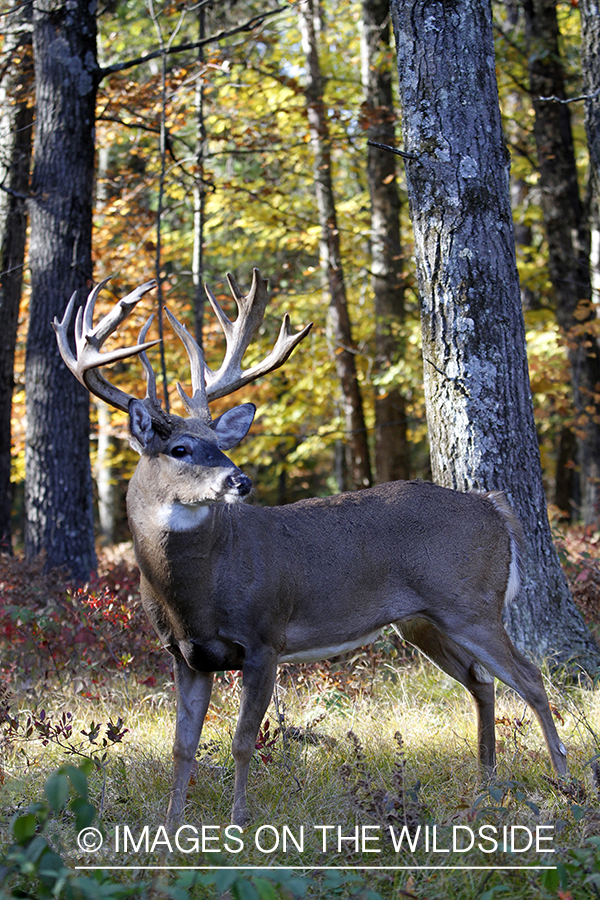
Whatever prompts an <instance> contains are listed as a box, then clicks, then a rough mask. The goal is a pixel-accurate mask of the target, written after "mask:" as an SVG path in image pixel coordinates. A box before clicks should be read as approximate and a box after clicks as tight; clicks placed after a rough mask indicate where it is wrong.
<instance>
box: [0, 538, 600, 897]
mask: <svg viewBox="0 0 600 900" xmlns="http://www.w3.org/2000/svg"><path fill="white" fill-rule="evenodd" d="M568 550H569V548H568V547H567V548H566V549H564V548H563V552H565V553H566V552H567V551H568ZM569 552H574V551H573V548H572V547H571V549H570V551H569ZM570 565H571V566H573V567H574V569H573V571H574V573H575V574H574V578H573V571H572V572H570V576H571V578H572V580H573V581H574V583H576V584H580V585H585V584H588V583H589V584H595V583H596V578H597V572H596V569H595V568H593V567H594V566H595V565H596V564H595V562H594V560H593V558H592V557H586V558H585V559H584V562H583V563H582V564H581V566H580V568H579V569H577V566H576V561H575V562H574V561H573V559H571V562H570ZM590 567H592V575H590V576H586V578H584V579H582V580H580V581H579V582H578V581H577V575H578V573H579V572H581V571H584V570H587V569H589V568H590ZM0 590H1V592H2V593H1V600H0V640H1V641H2V676H1V678H2V681H1V685H2V686H1V687H0V897H9V896H10V897H13V896H14V897H17V896H22V897H46V896H47V897H57V898H61V897H65V898H71V897H72V898H76V897H94V898H95V897H100V896H102V897H106V898H112V897H121V896H135V897H140V898H148V900H150V898H153V897H165V898H166V897H174V898H177V900H179V898H182V900H183V898H184V897H185V898H186V897H198V898H205V897H206V898H213V897H214V898H219V897H223V898H229V897H232V898H236V900H237V898H242V900H257V898H264V900H274V898H278V897H282V898H284V897H296V896H298V897H300V896H306V897H315V898H318V897H325V896H327V897H330V896H332V897H357V898H359V897H362V898H369V900H377V898H379V897H381V898H401V897H409V898H410V897H414V898H427V900H435V898H442V897H443V898H449V900H453V898H457V900H458V898H460V900H470V898H473V900H475V898H483V900H492V898H495V897H501V896H502V895H503V894H504V895H505V896H509V897H515V898H521V897H522V898H529V897H540V898H557V900H559V898H560V900H579V898H580V897H581V898H587V897H598V896H600V756H599V754H600V738H599V736H598V729H597V724H596V723H597V722H598V721H599V713H600V709H599V706H600V699H599V695H600V691H599V690H598V686H596V688H595V689H589V682H588V684H587V687H585V688H584V687H581V686H579V685H577V684H575V683H573V681H572V680H571V681H569V682H565V683H561V682H560V680H556V678H554V679H550V678H548V677H547V679H546V680H547V690H548V693H549V697H550V701H551V705H552V708H553V711H554V713H555V716H556V723H557V728H558V730H559V734H560V737H561V740H563V742H564V743H565V745H566V746H567V750H568V757H569V765H570V776H569V778H568V779H564V780H563V779H557V778H555V777H554V776H553V774H552V773H551V770H550V767H549V764H548V759H547V752H546V749H545V745H544V744H543V740H542V738H541V734H540V731H539V728H538V725H537V723H536V722H534V721H532V716H531V713H530V711H529V710H528V709H527V708H525V707H524V705H523V703H522V701H520V700H519V699H518V698H516V697H515V695H514V694H513V693H512V692H511V691H509V690H508V689H506V688H504V687H503V686H501V685H498V688H497V726H496V727H497V749H498V776H497V779H496V780H495V781H494V782H492V783H488V784H485V783H482V781H481V779H480V775H479V771H478V766H477V760H476V747H475V727H474V715H473V710H472V704H471V702H470V698H469V697H468V695H467V694H466V692H465V691H464V690H463V689H462V688H461V687H460V686H457V685H456V684H455V683H454V682H453V681H452V680H451V679H449V678H447V677H446V676H445V675H443V674H442V673H440V672H439V671H437V670H435V669H434V668H433V667H432V666H430V665H429V664H428V663H426V662H423V661H422V660H421V659H419V658H416V657H414V656H413V655H412V653H411V652H410V651H409V650H407V649H406V648H404V647H403V646H402V645H401V644H400V642H399V641H398V639H397V638H396V637H395V636H394V635H392V634H390V635H386V636H384V637H383V638H382V639H381V640H380V641H378V642H377V644H376V645H375V646H374V648H373V649H372V650H370V651H368V652H366V653H365V652H362V653H360V654H357V655H356V656H355V657H353V658H346V659H344V660H340V661H337V662H331V661H330V662H327V663H324V664H319V665H311V666H308V665H303V666H284V667H282V668H281V670H280V677H279V684H278V689H277V692H276V698H275V703H274V705H273V706H272V707H271V708H270V710H269V711H268V717H267V719H266V720H265V722H263V725H262V727H261V731H260V733H259V737H258V740H257V752H256V753H255V755H254V758H253V761H252V768H251V774H250V786H249V804H250V809H251V815H252V818H251V821H250V823H249V825H248V826H247V828H245V829H244V831H243V832H240V831H239V830H236V829H231V827H230V826H228V822H229V814H230V807H231V802H232V795H233V761H232V759H231V752H230V751H231V736H232V732H233V729H234V727H235V718H236V715H237V708H238V705H239V694H240V676H239V673H224V674H222V675H221V676H220V677H219V678H218V679H217V685H216V689H215V692H214V695H213V702H212V703H211V708H210V710H209V713H208V715H207V719H206V724H205V729H204V731H203V735H202V741H201V746H200V748H199V752H198V755H197V764H196V768H195V771H194V773H193V777H192V783H191V787H190V793H189V800H188V805H187V809H186V814H185V817H184V822H183V830H181V831H180V832H179V834H178V835H177V834H176V833H172V832H169V833H168V832H166V831H165V830H164V828H163V821H164V813H165V809H166V806H167V802H168V792H169V783H170V770H171V761H170V752H171V743H172V737H173V730H174V692H173V685H172V680H171V675H170V669H169V661H168V655H167V654H166V653H165V652H164V651H163V650H161V649H160V648H159V647H158V645H157V643H156V641H155V639H154V637H153V635H152V633H151V631H150V629H149V626H148V625H147V623H146V620H145V617H144V614H143V612H142V611H141V609H140V606H139V598H138V594H137V587H136V576H135V573H134V569H133V567H132V565H131V564H130V563H127V562H125V561H121V562H119V563H118V564H115V563H114V561H112V560H109V561H108V562H107V563H105V565H104V570H103V572H102V574H101V576H100V577H99V578H98V580H97V581H96V582H94V583H93V584H91V585H90V586H89V588H87V589H86V590H85V591H81V592H77V593H75V592H68V591H66V590H65V587H64V584H63V583H62V581H61V579H60V577H59V576H57V575H56V574H54V575H50V576H47V575H43V573H42V572H41V569H39V568H36V567H25V566H24V564H23V563H22V562H20V561H18V560H12V559H9V558H6V557H4V558H2V564H1V569H0ZM594 590H595V588H594ZM590 596H591V597H592V601H593V591H590ZM592 601H590V603H591V606H590V608H591V609H592V610H593V602H592ZM591 614H592V615H595V614H596V613H593V612H592V613H591ZM90 828H93V829H97V831H89V829H90ZM86 829H88V830H87V831H86ZM98 836H100V837H98ZM94 839H98V840H99V839H101V840H102V847H100V848H98V849H96V850H94V845H93V840H94ZM528 843H530V844H531V846H527V845H528ZM549 851H554V852H549ZM91 866H94V867H98V868H93V869H92V868H89V867H91ZM115 866H120V867H123V866H129V867H132V866H134V867H136V868H128V869H126V870H124V869H122V868H120V869H115V868H113V867H115ZM165 866H169V867H174V866H180V867H181V866H185V867H196V868H194V869H189V868H188V869H175V868H171V869H170V870H168V871H167V870H166V869H164V868H157V867H165ZM285 866H287V867H292V868H287V869H286V868H282V867H285ZM458 866H460V867H462V868H460V869H459V868H453V867H458ZM516 866H520V867H523V868H519V869H517V868H515V867H516ZM77 867H84V868H77ZM198 867H204V868H198ZM219 867H221V868H219ZM229 867H233V868H229ZM252 867H260V868H252ZM315 867H317V868H315ZM483 867H487V868H483ZM490 867H493V868H490ZM2 892H3V893H2Z"/></svg>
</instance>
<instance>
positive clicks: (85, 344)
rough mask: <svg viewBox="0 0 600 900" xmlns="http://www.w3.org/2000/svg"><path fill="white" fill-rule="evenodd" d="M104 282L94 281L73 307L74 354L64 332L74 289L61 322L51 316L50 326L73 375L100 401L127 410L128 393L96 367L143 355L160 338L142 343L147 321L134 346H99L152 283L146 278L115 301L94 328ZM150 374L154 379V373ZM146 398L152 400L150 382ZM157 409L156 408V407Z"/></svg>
mask: <svg viewBox="0 0 600 900" xmlns="http://www.w3.org/2000/svg"><path fill="white" fill-rule="evenodd" d="M108 281H109V279H108V278H106V279H105V280H104V281H101V282H100V284H97V285H96V286H95V288H94V289H93V290H92V291H91V293H90V294H89V296H88V299H87V302H86V304H85V308H83V307H79V309H78V310H77V317H76V319H75V348H76V352H75V354H73V351H72V350H71V347H70V346H69V341H68V336H67V335H68V329H69V325H70V324H71V319H72V317H73V308H74V306H75V299H76V297H77V292H75V293H74V294H73V296H72V297H71V299H70V300H69V304H68V306H67V308H66V310H65V314H64V316H63V318H62V321H61V322H59V320H58V319H56V318H55V319H54V321H53V323H52V326H53V328H54V330H55V332H56V339H57V341H58V348H59V350H60V354H61V356H62V358H63V360H64V361H65V363H66V364H67V366H68V368H69V369H70V370H71V372H72V373H73V375H74V376H75V378H76V379H77V380H78V381H80V382H81V384H83V385H84V387H86V388H87V389H88V391H90V392H91V393H92V394H94V395H95V396H96V397H100V399H101V400H105V401H106V402H107V403H110V405H111V406H116V407H117V409H122V410H123V411H124V412H127V411H128V409H129V402H130V400H132V399H133V397H132V395H131V394H126V393H125V391H122V390H120V389H119V388H117V387H115V386H114V385H112V384H110V383H109V382H108V381H107V380H106V379H105V378H104V377H103V376H102V375H101V374H100V372H99V371H98V367H99V366H106V365H108V364H109V363H112V362H116V361H117V360H120V359H127V357H129V356H136V355H137V354H141V355H142V357H143V356H145V351H146V350H148V348H149V347H154V345H155V344H159V343H160V341H147V342H143V343H142V341H144V338H145V336H146V332H147V330H148V327H147V326H148V325H149V323H147V325H146V327H145V328H143V329H142V332H141V334H140V340H139V341H138V343H137V345H136V346H135V347H119V348H118V349H116V350H111V351H110V352H108V353H101V352H100V349H101V347H102V345H103V343H104V341H105V340H106V339H107V337H109V336H110V335H111V334H112V333H113V332H114V331H116V329H117V328H118V327H119V325H120V324H121V322H122V321H123V320H124V319H126V318H127V316H128V315H129V314H130V312H131V311H132V309H133V308H134V306H135V305H136V303H138V302H139V301H140V300H141V299H142V297H143V296H144V294H146V293H147V292H148V291H151V290H152V288H154V287H156V282H155V281H147V282H146V283H145V284H142V285H140V286H139V287H137V288H135V290H133V291H131V293H130V294H127V296H126V297H123V299H122V300H119V302H118V303H117V304H116V306H114V307H113V308H112V309H111V311H110V312H109V313H107V314H106V315H105V316H104V317H103V318H102V319H100V321H99V322H98V324H97V325H96V327H94V307H95V305H96V299H97V297H98V294H99V293H100V291H101V290H102V288H103V287H104V286H105V285H106V283H107V282H108ZM146 361H147V360H146ZM144 369H145V371H146V377H147V378H148V369H147V368H146V365H144ZM152 377H153V378H154V376H152ZM147 397H148V398H149V399H150V402H151V403H152V395H151V387H150V381H149V385H148V394H147ZM154 397H156V390H154ZM158 408H159V409H160V407H158ZM161 412H162V410H161Z"/></svg>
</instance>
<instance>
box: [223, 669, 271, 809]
mask: <svg viewBox="0 0 600 900" xmlns="http://www.w3.org/2000/svg"><path fill="white" fill-rule="evenodd" d="M276 672H277V656H276V655H275V653H274V652H272V651H269V652H265V651H263V652H261V653H257V654H253V655H252V656H250V655H247V656H246V660H245V662H244V668H243V670H242V677H243V681H242V702H241V705H240V712H239V716H238V721H237V727H236V729H235V735H234V737H233V743H232V746H231V752H232V754H233V758H234V760H235V788H234V795H233V809H232V812H231V821H232V822H233V824H234V825H245V824H246V819H247V811H246V788H247V785H248V770H249V768H250V759H251V757H252V754H253V753H254V748H255V746H256V738H257V736H258V731H259V728H260V723H261V722H262V720H263V716H264V714H265V713H266V711H267V707H268V706H269V702H270V700H271V696H272V694H273V686H274V684H275V675H276Z"/></svg>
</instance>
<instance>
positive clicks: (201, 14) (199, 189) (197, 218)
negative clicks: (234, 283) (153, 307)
mask: <svg viewBox="0 0 600 900" xmlns="http://www.w3.org/2000/svg"><path fill="white" fill-rule="evenodd" d="M205 23H206V10H205V8H204V6H201V7H200V9H199V10H198V39H199V40H200V41H202V40H204V38H205V35H206V28H205ZM197 63H198V76H197V78H196V167H197V172H196V177H195V181H194V250H193V255H192V281H193V284H194V334H195V336H196V342H197V344H198V346H200V347H202V326H203V321H204V300H205V296H206V295H205V293H204V284H203V281H204V211H205V203H204V193H205V192H204V153H205V146H206V124H205V119H204V47H202V46H201V47H199V48H198V59H197Z"/></svg>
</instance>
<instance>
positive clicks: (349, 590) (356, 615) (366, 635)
mask: <svg viewBox="0 0 600 900" xmlns="http://www.w3.org/2000/svg"><path fill="white" fill-rule="evenodd" d="M228 280H229V285H230V288H231V291H232V293H233V296H234V298H235V300H236V303H237V306H238V310H239V312H238V317H237V319H236V320H235V322H231V321H230V320H229V319H228V318H227V316H226V315H225V314H224V313H223V311H222V310H221V308H220V307H219V305H218V304H217V302H216V300H215V298H214V297H213V296H212V294H211V293H210V291H208V289H207V293H208V297H209V299H210V302H211V303H212V306H213V308H214V310H215V313H216V315H217V317H218V319H219V322H220V323H221V326H222V328H223V331H224V332H225V337H226V339H227V351H226V354H225V360H224V362H223V364H222V366H221V368H220V369H219V370H218V371H217V372H213V371H212V370H211V369H210V368H209V367H208V366H207V365H206V364H205V361H204V357H203V354H202V351H201V349H200V348H199V347H198V345H197V344H196V342H195V341H194V339H193V338H192V337H191V335H190V334H189V333H188V332H187V331H186V329H185V328H184V327H183V326H182V325H180V324H179V323H178V322H177V320H176V319H174V317H173V316H172V315H171V314H170V313H168V312H167V315H168V317H169V320H170V322H171V324H172V326H173V328H174V329H175V331H176V333H177V334H178V335H179V337H180V338H181V340H182V341H183V343H184V345H185V348H186V350H187V352H188V355H189V357H190V362H191V380H192V395H191V396H187V395H186V394H185V393H184V391H183V389H182V388H181V386H180V385H177V387H178V389H179V393H180V395H181V398H182V400H183V403H184V405H185V407H186V410H187V413H188V417H187V418H180V417H179V416H175V415H167V414H166V413H165V411H164V410H163V409H162V408H161V406H160V403H159V401H158V399H157V394H156V384H155V378H154V374H153V372H152V368H151V366H150V364H149V362H148V359H147V357H146V354H145V352H144V351H145V350H146V349H147V348H148V347H150V346H151V345H152V344H153V343H157V341H153V342H150V343H145V340H146V334H147V331H148V326H149V324H150V323H149V322H148V323H147V324H146V325H145V326H144V328H143V329H142V332H141V333H140V337H139V341H138V344H137V346H135V347H131V348H122V349H118V350H113V351H112V352H106V353H101V352H100V350H101V347H102V344H103V343H104V341H105V340H106V338H107V337H108V336H109V335H110V334H112V332H114V331H115V329H116V328H117V326H118V325H119V324H120V323H121V322H122V321H123V320H124V319H125V317H126V316H127V315H128V314H129V313H130V312H131V310H132V309H133V307H134V306H135V304H136V303H137V302H138V301H139V300H140V298H141V297H142V296H143V294H145V293H146V291H149V290H150V289H151V288H152V287H154V282H148V283H147V284H143V285H141V287H138V288H137V289H136V290H134V291H133V292H132V293H131V294H129V295H128V296H127V297H125V298H124V299H123V300H121V301H120V302H119V303H118V304H117V305H116V307H115V308H114V309H113V310H112V311H111V312H110V313H108V315H106V316H105V317H104V318H103V319H102V320H101V321H100V322H99V324H98V325H96V326H95V327H94V325H93V314H94V304H95V301H96V297H97V295H98V292H99V290H100V289H101V288H102V287H103V285H98V286H97V287H95V288H94V290H93V291H92V292H91V294H90V296H89V299H88V301H87V304H86V307H85V310H82V309H79V311H78V313H77V320H76V325H75V341H76V347H77V350H76V355H73V353H72V351H71V349H70V346H69V342H68V339H67V329H68V327H69V323H70V320H71V317H72V313H73V307H74V304H75V297H72V298H71V301H70V303H69V306H68V308H67V311H66V313H65V315H64V318H63V321H62V322H60V323H59V322H58V321H55V322H54V327H55V329H56V333H57V337H58V343H59V346H60V351H61V354H62V356H63V359H64V361H65V362H66V364H67V366H68V367H69V368H70V369H71V371H72V372H73V374H74V375H75V376H76V377H77V378H78V379H79V381H81V382H82V383H83V384H84V385H85V386H86V387H87V388H88V390H90V391H91V392H92V393H93V394H96V396H98V397H101V398H102V399H103V400H106V401H107V402H108V403H110V404H112V405H113V406H116V407H118V408H119V409H122V410H125V411H128V412H129V419H130V429H131V440H132V443H133V445H134V446H135V448H136V449H137V450H138V452H139V453H140V455H141V458H140V461H139V463H138V467H137V469H136V471H135V474H134V475H133V478H132V479H131V483H130V485H129V491H128V494H127V510H128V515H129V523H130V526H131V531H132V533H133V539H134V544H135V555H136V558H137V562H138V565H139V567H140V572H141V594H142V601H143V604H144V608H145V610H146V612H147V614H148V616H149V618H150V621H151V622H152V625H153V626H154V628H155V630H156V632H157V634H158V636H159V638H160V640H161V641H162V643H163V644H164V646H165V647H166V648H167V649H168V650H169V651H170V653H171V654H172V655H173V658H174V666H175V683H176V690H177V725H176V731H175V744H174V749H173V755H174V776H173V787H172V791H171V800H170V804H169V812H168V818H169V820H170V821H177V820H178V819H179V818H180V817H181V814H182V812H183V808H184V803H185V798H186V792H187V787H188V782H189V777H190V771H191V768H192V764H193V760H194V756H195V753H196V750H197V747H198V741H199V739H200V732H201V730H202V723H203V721H204V717H205V714H206V710H207V708H208V704H209V700H210V694H211V687H212V681H213V673H214V672H217V671H222V670H227V669H241V670H242V673H243V686H242V699H241V707H240V712H239V717H238V722H237V728H236V732H235V736H234V738H233V747H232V752H233V756H234V759H235V789H234V802H233V812H232V818H233V821H234V822H235V823H237V824H243V823H244V822H245V820H246V785H247V780H248V768H249V764H250V758H251V756H252V753H253V751H254V747H255V743H256V738H257V734H258V731H259V728H260V724H261V721H262V718H263V716H264V714H265V712H266V709H267V706H268V704H269V701H270V699H271V694H272V692H273V686H274V682H275V673H276V670H277V665H278V663H282V662H296V661H301V660H307V661H310V660H318V659H323V658H325V657H328V656H333V655H334V654H338V653H341V652H342V651H344V650H348V649H351V648H354V647H359V646H361V645H362V644H367V643H369V642H371V641H373V640H374V639H375V637H376V636H377V635H378V633H379V631H380V629H381V628H383V627H384V626H385V625H388V624H390V623H394V624H395V625H396V626H397V627H398V629H399V631H400V632H401V633H402V635H403V637H404V638H406V640H408V641H410V642H411V643H412V644H414V645H415V646H416V647H418V648H420V649H421V650H422V651H423V652H424V653H425V654H426V655H427V656H428V657H429V658H430V659H432V660H433V661H434V662H435V663H437V665H438V666H440V668H441V669H443V670H444V671H445V672H447V673H448V674H449V675H452V676H453V678H455V679H457V681H460V682H461V684H464V686H465V687H466V688H467V690H468V691H470V693H471V694H472V696H473V698H474V700H475V705H476V708H477V714H478V744H479V759H480V761H481V764H482V766H483V767H484V768H485V769H486V770H488V771H491V770H492V769H493V768H494V764H495V739H494V684H493V679H494V677H496V678H499V679H500V680H501V681H503V682H505V683H506V684H508V685H510V687H512V688H514V690H515V691H517V692H518V693H519V694H520V695H521V696H522V697H523V699H524V700H525V701H526V702H527V703H528V704H529V705H530V706H531V707H532V709H533V711H534V712H535V714H536V716H537V718H538V720H539V722H540V725H541V728H542V731H543V733H544V737H545V739H546V743H547V745H548V751H549V753H550V757H551V760H552V763H553V765H554V768H555V770H556V772H557V773H559V774H561V775H562V774H564V773H565V772H566V751H565V748H564V746H563V745H562V743H561V742H560V740H559V738H558V735H557V732H556V728H555V726H554V722H553V720H552V713H551V711H550V707H549V705H548V700H547V697H546V692H545V690H544V686H543V683H542V678H541V675H540V672H539V671H538V669H537V668H536V667H535V666H534V665H533V664H532V663H530V662H529V661H528V660H526V659H525V658H524V657H523V656H522V655H521V653H519V652H518V651H517V650H516V649H515V648H514V647H513V645H512V643H511V641H510V639H509V637H508V635H507V633H506V631H505V630H504V627H503V625H502V619H501V613H502V606H503V604H504V602H505V600H511V599H513V598H514V597H515V595H516V593H517V591H518V589H519V569H520V546H521V530H520V526H519V523H518V522H517V519H516V518H515V516H514V515H513V513H512V511H511V509H510V507H509V506H508V503H507V502H506V500H505V499H504V496H503V495H502V494H501V493H495V492H493V493H487V494H485V493H477V492H472V493H464V494H463V493H458V492H456V491H452V490H448V489H446V488H443V487H439V486H438V485H435V484H429V483H426V482H394V483H390V484H383V485H380V486H379V487H374V488H370V489H368V490H363V491H359V492H357V493H347V494H341V495H340V496H334V497H327V498H324V499H316V500H302V501H300V502H299V503H293V504H290V505H289V506H280V507H275V508H263V507H260V506H251V505H246V504H244V503H241V502H240V501H241V500H243V499H244V498H245V497H246V496H247V495H248V494H249V493H250V490H251V482H250V479H249V478H248V477H247V476H246V475H244V474H243V473H242V472H241V471H240V469H238V468H237V466H235V465H234V464H233V463H232V462H231V460H229V459H228V458H227V457H226V456H225V455H224V453H223V451H224V450H229V449H230V448H231V447H234V446H235V445H236V444H238V443H239V442H240V441H241V440H242V439H243V438H244V436H245V435H246V433H247V432H248V429H249V428H250V425H251V423H252V419H253V417H254V413H255V407H254V406H253V405H252V404H250V403H245V404H243V405H241V406H237V407H235V408H233V409H230V410H229V411H228V412H225V413H224V414H223V415H221V416H219V418H217V419H215V420H214V421H212V420H211V416H210V412H209V403H210V401H211V400H214V399H215V398H217V397H223V396H225V395H227V394H230V393H232V392H233V391H235V390H237V389H238V388H240V387H241V386H242V385H245V384H247V383H248V382H250V381H252V380H253V379H255V378H258V377H259V376H260V375H264V374H265V373H267V372H269V371H271V370H272V369H275V368H277V366H279V365H281V364H282V363H283V362H284V361H285V360H286V359H287V358H288V356H289V355H290V353H291V352H292V350H293V349H294V347H295V346H296V344H298V343H299V341H301V340H302V338H303V337H304V336H305V335H306V334H307V333H308V331H309V329H310V325H309V326H307V327H306V328H304V329H303V330H302V331H300V332H299V333H297V334H292V333H291V331H290V327H289V319H288V317H287V315H286V317H285V319H284V322H283V325H282V327H281V331H280V334H279V337H278V339H277V342H276V344H275V346H274V348H273V350H272V351H271V353H270V354H269V355H268V356H267V358H266V359H265V360H264V362H262V363H258V364H257V365H255V366H253V367H252V368H250V369H248V370H246V371H244V370H242V368H241V363H242V357H243V356H244V353H245V351H246V348H247V347H248V345H249V343H250V341H251V339H252V336H253V334H254V333H255V331H256V329H257V328H258V327H259V325H260V323H261V321H262V318H263V315H264V311H265V306H266V304H267V284H266V282H265V281H263V280H262V278H261V277H260V275H259V273H258V271H257V270H256V269H255V270H254V275H253V280H252V287H251V289H250V292H249V293H248V294H247V295H246V296H244V295H243V294H242V293H241V291H240V290H239V288H238V286H237V285H236V283H235V281H234V280H233V278H231V277H230V276H228ZM134 354H140V358H141V361H142V363H143V366H144V371H145V375H146V380H147V392H146V397H145V399H144V400H137V399H135V398H133V397H131V396H129V395H128V394H125V393H124V392H123V391H121V390H119V389H118V388H116V387H114V386H112V385H111V384H109V383H108V382H107V381H106V380H105V379H104V378H103V376H102V375H101V374H100V373H99V372H98V367H99V366H103V365H106V364H107V363H111V362H113V361H115V360H119V359H124V358H125V357H127V356H131V355H134Z"/></svg>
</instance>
